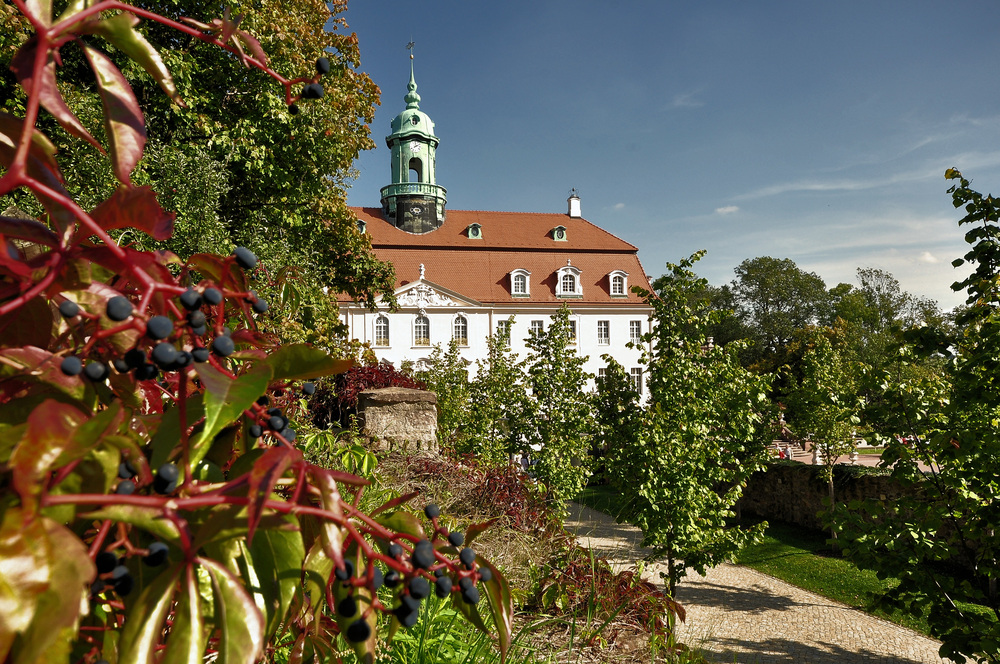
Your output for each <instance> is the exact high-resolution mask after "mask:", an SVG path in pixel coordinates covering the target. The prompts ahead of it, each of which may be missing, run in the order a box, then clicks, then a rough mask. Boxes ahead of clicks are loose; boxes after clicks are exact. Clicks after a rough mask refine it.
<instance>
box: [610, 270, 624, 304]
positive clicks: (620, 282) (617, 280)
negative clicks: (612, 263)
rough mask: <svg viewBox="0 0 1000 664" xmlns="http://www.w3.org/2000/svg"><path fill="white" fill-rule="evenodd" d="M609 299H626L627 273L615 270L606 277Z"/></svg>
mask: <svg viewBox="0 0 1000 664" xmlns="http://www.w3.org/2000/svg"><path fill="white" fill-rule="evenodd" d="M608 286H609V290H610V292H611V297H628V272H622V271H621V270H615V271H614V272H612V273H611V274H609V275H608Z"/></svg>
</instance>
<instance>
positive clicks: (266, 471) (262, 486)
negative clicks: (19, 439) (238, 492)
mask: <svg viewBox="0 0 1000 664" xmlns="http://www.w3.org/2000/svg"><path fill="white" fill-rule="evenodd" d="M301 459H302V452H299V451H298V450H296V449H289V448H287V447H272V448H271V449H269V450H268V451H267V452H265V453H264V455H263V456H261V458H259V459H257V462H256V463H254V465H253V470H251V471H250V477H249V479H248V497H249V498H250V503H249V504H248V505H247V542H252V541H253V534H254V531H256V530H257V524H258V523H260V517H261V511H262V509H263V507H264V501H266V500H267V499H268V497H269V496H270V495H271V492H272V491H273V490H274V485H275V483H276V482H277V481H278V480H279V479H280V478H281V476H282V475H284V474H285V471H286V470H288V467H289V466H291V465H292V463H294V462H295V461H299V460H301Z"/></svg>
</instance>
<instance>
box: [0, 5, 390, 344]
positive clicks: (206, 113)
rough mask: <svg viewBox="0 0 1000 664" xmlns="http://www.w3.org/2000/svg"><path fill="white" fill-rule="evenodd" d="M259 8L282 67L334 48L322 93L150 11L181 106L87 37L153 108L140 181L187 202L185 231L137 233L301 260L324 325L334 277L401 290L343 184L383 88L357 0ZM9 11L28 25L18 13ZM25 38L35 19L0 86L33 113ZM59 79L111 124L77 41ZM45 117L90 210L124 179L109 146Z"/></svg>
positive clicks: (312, 318) (173, 200) (304, 312)
mask: <svg viewBox="0 0 1000 664" xmlns="http://www.w3.org/2000/svg"><path fill="white" fill-rule="evenodd" d="M143 6H144V8H145V9H148V10H150V11H154V12H158V13H161V14H163V15H165V16H167V17H168V18H172V19H181V18H182V17H188V18H192V19H195V20H199V21H205V20H208V18H211V17H213V16H214V15H215V13H216V12H217V11H218V7H217V5H215V4H213V3H209V2H206V1H204V0H154V1H153V2H150V3H144V5H143ZM8 7H9V6H8ZM246 9H247V11H246V13H245V15H244V16H243V17H242V20H241V22H240V29H242V30H246V31H248V32H250V33H252V34H255V35H257V36H258V37H259V38H260V40H261V45H262V46H263V48H264V51H266V52H267V53H268V54H269V56H270V63H271V66H272V67H274V68H275V69H276V70H278V71H283V72H289V73H301V74H310V73H311V72H312V71H313V67H314V63H315V61H316V60H317V58H319V57H321V56H322V57H325V58H327V59H328V60H329V63H330V72H329V73H328V74H327V75H326V76H324V78H323V84H324V86H325V90H326V94H325V96H324V97H323V98H322V99H314V100H309V101H306V102H303V103H299V104H296V106H295V108H294V109H290V108H289V107H288V106H287V105H286V103H285V100H284V99H283V98H282V97H281V96H280V95H278V94H275V91H274V89H273V86H272V85H271V83H270V81H269V80H268V79H267V77H265V76H262V75H260V72H258V71H257V70H255V69H248V68H246V67H244V66H243V65H242V63H241V62H240V61H239V59H238V58H237V57H235V56H234V55H233V54H231V53H228V52H225V51H222V50H220V49H215V48H212V47H210V46H208V45H205V44H203V43H201V42H200V41H197V40H193V39H188V38H187V37H186V36H184V35H181V34H178V33H176V32H174V31H171V30H170V29H168V28H166V27H164V26H163V25H160V24H158V23H148V24H140V26H139V30H140V31H141V32H142V34H144V36H145V38H146V39H148V40H149V41H150V42H151V43H152V44H153V45H154V46H156V47H157V48H158V49H159V50H161V52H162V53H163V59H164V64H165V66H166V67H167V68H168V69H169V70H170V71H171V72H172V73H173V76H174V81H175V84H176V88H177V92H178V93H179V95H180V96H181V98H183V99H184V100H185V102H186V105H184V106H181V105H178V104H176V103H174V102H173V101H172V100H171V99H170V98H169V97H167V96H166V95H163V94H162V93H161V92H160V90H159V85H158V83H157V82H156V81H154V80H153V78H151V77H150V76H149V75H148V74H147V73H146V72H145V71H144V70H143V69H142V68H141V67H139V66H138V65H136V64H134V63H132V62H131V61H130V60H128V58H127V57H126V54H124V53H122V52H120V51H118V50H116V49H114V48H109V47H108V44H107V43H106V42H105V41H103V40H101V39H98V38H96V37H94V36H91V37H85V39H89V40H90V41H93V42H94V43H95V44H98V45H99V46H100V47H101V48H102V49H105V50H107V52H108V53H109V54H110V55H111V57H112V58H113V59H114V60H115V61H116V63H117V64H118V65H119V66H121V67H122V69H123V73H124V74H125V76H126V78H127V79H128V81H129V83H130V84H131V86H132V88H133V90H134V91H135V94H136V97H137V98H138V100H139V103H140V106H141V108H142V111H143V114H144V115H145V118H146V123H147V126H148V128H149V131H148V142H147V148H146V156H145V158H144V159H143V160H142V161H141V162H140V164H139V165H138V168H137V170H136V171H135V172H134V173H133V175H132V179H133V181H134V182H135V183H137V184H150V183H152V184H154V190H155V191H156V192H157V193H158V194H159V197H160V202H161V204H162V205H163V206H164V208H165V209H167V210H169V211H174V212H176V213H177V219H176V222H175V224H176V232H175V235H174V238H173V239H171V240H168V241H166V242H163V243H159V245H157V243H154V242H152V241H151V240H148V239H143V238H139V237H127V238H126V239H125V241H126V242H129V241H137V242H139V243H140V245H142V246H144V247H145V248H154V247H155V246H162V247H165V248H168V249H170V250H172V251H174V252H176V253H177V254H179V255H180V256H181V257H183V258H186V257H188V256H191V255H192V254H195V253H199V252H206V251H216V250H217V251H224V252H225V251H229V250H230V249H231V248H232V246H234V245H241V246H247V247H249V248H251V249H252V250H254V252H255V253H256V254H257V255H258V256H260V257H261V259H262V261H263V262H264V264H265V265H266V266H268V268H269V269H270V270H271V276H272V277H274V276H277V273H278V272H279V271H280V270H281V268H282V267H283V266H294V267H292V268H290V269H289V270H287V271H286V272H285V273H283V274H281V276H282V277H292V278H296V277H297V280H296V281H294V282H293V286H294V289H295V291H296V292H297V294H298V296H299V297H298V298H297V299H296V298H292V299H293V301H296V302H299V303H302V304H304V305H305V306H304V307H303V308H302V309H301V311H300V312H299V314H300V316H299V320H300V322H302V323H304V324H305V326H306V327H310V326H315V325H316V324H317V323H319V322H321V321H320V320H317V319H329V318H330V309H331V307H332V304H331V303H330V302H329V301H327V300H326V298H325V297H324V296H323V294H322V291H321V288H322V287H326V288H327V289H328V290H331V291H334V292H336V291H342V292H346V293H349V294H350V295H352V296H354V297H356V298H358V299H359V300H361V301H366V302H371V301H372V300H373V299H374V298H375V297H377V296H378V295H379V294H387V293H391V286H392V268H391V266H389V265H387V264H384V263H381V262H380V261H378V260H376V259H375V258H374V255H373V254H372V252H371V247H370V244H369V242H368V240H367V238H366V237H365V236H364V235H362V234H360V233H358V231H357V228H356V220H355V219H354V216H353V214H351V212H350V211H349V210H348V209H347V207H346V203H345V194H344V191H345V187H346V186H347V184H348V182H349V180H350V177H351V175H352V173H353V170H352V168H353V167H352V164H353V162H354V159H355V158H356V157H357V155H358V153H359V152H360V151H361V150H365V149H370V148H371V147H373V143H372V141H371V138H370V128H369V124H368V123H369V122H371V120H372V118H373V115H374V105H375V104H377V103H378V94H379V91H378V88H377V87H376V86H375V85H374V83H372V81H371V79H370V78H369V77H368V76H367V75H366V74H364V73H362V72H360V71H358V70H357V68H358V66H359V64H360V54H359V50H358V43H357V37H356V35H354V34H352V33H350V32H349V30H348V29H347V24H346V22H345V20H344V18H343V16H342V14H343V11H344V10H345V9H346V2H343V1H341V2H334V3H329V4H327V3H324V2H321V1H319V0H303V1H301V2H295V3H283V2H280V1H278V0H261V1H260V2H256V3H254V4H253V6H252V7H249V6H248V7H246ZM243 10H244V8H243V7H242V6H241V5H240V3H236V4H235V5H233V6H232V14H233V15H236V14H238V13H240V12H242V11H243ZM8 11H9V10H8ZM4 18H5V21H6V20H8V19H9V23H8V24H9V25H12V26H16V25H17V19H16V18H15V17H14V16H5V17H4ZM26 38H27V32H25V31H19V30H17V29H12V30H8V31H6V32H5V34H4V35H0V70H2V72H3V73H2V74H0V97H2V98H3V99H4V100H5V101H4V103H3V106H4V110H7V111H8V112H12V113H14V114H15V115H16V114H19V113H23V107H24V100H25V97H24V96H23V93H22V92H21V91H20V89H19V87H18V86H17V85H16V79H15V77H14V75H13V73H12V72H10V71H9V70H8V65H9V64H10V62H11V58H12V57H13V54H14V51H15V50H16V48H17V47H19V46H20V44H21V43H22V42H23V41H24V40H25V39H26ZM60 83H61V85H63V87H62V88H61V89H62V90H63V95H64V97H65V98H66V100H67V103H68V104H69V105H70V107H71V108H72V109H73V110H74V111H75V112H76V113H77V115H78V116H79V117H80V119H81V121H82V122H83V124H84V125H85V126H88V127H89V128H91V129H95V131H92V133H93V134H94V135H100V132H99V131H96V128H97V127H99V123H100V121H101V120H100V117H101V107H100V104H99V103H98V101H97V100H96V95H94V94H93V92H94V80H93V75H92V74H90V73H89V67H88V66H87V63H86V62H85V60H84V58H83V57H82V56H81V55H79V50H78V49H64V58H63V63H62V67H61V71H60ZM296 92H297V91H296ZM292 110H297V111H298V112H297V113H293V112H292ZM42 120H43V123H42V125H40V126H41V127H42V128H43V129H44V131H45V132H46V133H47V134H48V135H49V136H51V137H52V138H53V141H54V142H55V143H56V146H57V147H58V148H59V150H60V157H61V159H62V162H63V163H64V164H65V167H64V172H65V173H66V176H67V188H68V189H69V190H70V191H71V192H73V193H74V195H76V196H77V198H78V200H80V202H81V204H82V205H83V207H84V208H85V209H92V208H94V207H95V206H96V205H97V203H98V202H100V201H102V200H104V199H106V198H107V197H108V195H109V194H110V193H111V192H112V191H114V189H115V187H116V182H115V179H114V177H113V175H112V173H111V169H110V167H109V166H108V165H107V163H106V162H105V161H104V160H103V159H100V158H98V153H97V148H96V147H94V146H93V145H91V144H89V143H85V142H82V141H75V140H70V137H69V135H68V134H67V133H66V132H65V131H63V130H62V129H61V128H60V127H59V126H58V125H57V123H56V122H55V121H54V120H53V119H52V118H51V116H44V115H43V118H42ZM7 198H8V200H7V201H6V202H0V207H7V206H8V205H10V204H16V205H17V206H19V207H21V208H22V209H25V210H26V211H28V212H29V213H32V214H33V215H36V214H38V213H39V212H40V210H39V209H37V205H35V204H34V202H33V201H31V200H30V199H28V198H25V197H24V196H22V195H14V196H10V197H7ZM259 288H263V289H265V290H266V286H260V287H259ZM285 294H286V295H288V294H289V291H288V290H287V289H286V291H285ZM292 329H295V326H294V325H293V328H292ZM298 329H300V330H301V329H302V328H298Z"/></svg>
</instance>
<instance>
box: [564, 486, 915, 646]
mask: <svg viewBox="0 0 1000 664" xmlns="http://www.w3.org/2000/svg"><path fill="white" fill-rule="evenodd" d="M576 502H578V503H581V504H583V505H586V506H587V507H590V508H592V509H595V510H599V511H601V512H604V513H605V514H610V515H611V516H614V517H616V518H617V516H618V515H619V514H621V509H622V502H621V497H620V496H619V495H618V494H617V492H616V491H615V490H614V489H613V488H611V487H609V486H589V487H587V488H586V489H584V490H583V491H582V492H581V493H580V495H579V496H577V497H576ZM734 562H736V564H738V565H744V566H746V567H749V568H751V569H755V570H757V571H758V572H763V573H764V574H769V575H771V576H773V577H775V578H778V579H781V580H782V581H784V582H786V583H790V584H792V585H793V586H797V587H799V588H802V589H804V590H808V591H810V592H814V593H816V594H817V595H822V596H823V597H826V598H829V599H832V600H835V601H838V602H841V603H843V604H847V605H848V606H852V607H855V608H857V609H861V610H863V611H866V612H868V613H871V614H872V615H876V616H878V617H880V618H885V619H886V620H890V621H892V622H894V623H896V624H898V625H902V626H904V627H909V628H910V629H914V630H916V631H918V632H921V633H923V634H929V627H928V625H927V622H926V621H925V620H924V619H923V618H916V617H913V616H910V615H906V614H902V613H896V614H892V615H887V614H885V613H884V612H880V611H872V610H869V602H870V599H871V597H872V596H873V595H874V594H876V593H881V592H883V591H884V590H886V589H888V588H891V587H893V585H895V584H896V583H897V581H896V580H895V579H888V580H886V581H881V580H879V578H878V577H877V576H875V573H874V572H872V571H871V570H863V569H859V568H858V567H857V566H856V565H854V564H853V563H851V562H850V561H848V560H844V559H843V558H841V557H839V556H838V555H836V554H834V553H833V552H832V551H831V549H830V546H829V545H828V544H827V543H826V535H825V534H824V533H821V532H815V531H811V530H807V529H804V528H799V527H797V526H793V525H789V524H785V523H772V524H770V525H769V526H768V528H767V530H766V531H765V533H764V538H763V540H761V541H760V542H758V543H757V544H754V545H751V546H749V547H747V548H746V549H744V550H743V551H741V552H740V554H739V556H738V557H737V558H736V560H735V561H734Z"/></svg>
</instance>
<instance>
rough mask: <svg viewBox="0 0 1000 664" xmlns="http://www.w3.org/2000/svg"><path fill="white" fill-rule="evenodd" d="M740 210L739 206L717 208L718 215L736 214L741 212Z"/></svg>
mask: <svg viewBox="0 0 1000 664" xmlns="http://www.w3.org/2000/svg"><path fill="white" fill-rule="evenodd" d="M739 211H740V208H739V206H738V205H724V206H722V207H718V208H715V213H716V214H733V213H734V212H739Z"/></svg>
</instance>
